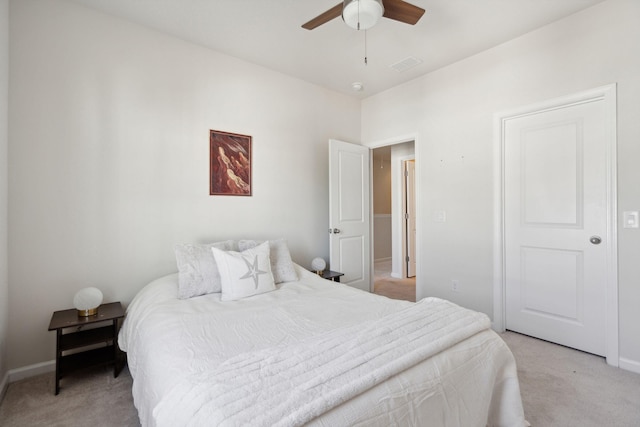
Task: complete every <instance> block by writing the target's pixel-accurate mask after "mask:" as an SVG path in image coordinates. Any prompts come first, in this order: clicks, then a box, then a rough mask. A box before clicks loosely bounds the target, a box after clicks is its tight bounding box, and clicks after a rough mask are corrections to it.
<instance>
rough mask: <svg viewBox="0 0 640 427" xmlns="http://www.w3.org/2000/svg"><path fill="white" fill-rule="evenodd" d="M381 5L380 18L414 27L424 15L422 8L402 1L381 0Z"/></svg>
mask: <svg viewBox="0 0 640 427" xmlns="http://www.w3.org/2000/svg"><path fill="white" fill-rule="evenodd" d="M382 3H383V4H384V15H382V16H384V17H385V18H389V19H393V20H395V21H400V22H404V23H405V24H411V25H415V24H416V23H417V22H418V21H419V20H420V18H422V15H424V9H423V8H421V7H418V6H414V5H412V4H410V3H407V2H406V1H403V0H382Z"/></svg>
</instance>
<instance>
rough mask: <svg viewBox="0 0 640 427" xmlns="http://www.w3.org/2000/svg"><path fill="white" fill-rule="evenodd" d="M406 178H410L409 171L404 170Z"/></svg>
mask: <svg viewBox="0 0 640 427" xmlns="http://www.w3.org/2000/svg"><path fill="white" fill-rule="evenodd" d="M404 176H405V177H407V178H408V177H409V171H408V170H406V169H405V170H404Z"/></svg>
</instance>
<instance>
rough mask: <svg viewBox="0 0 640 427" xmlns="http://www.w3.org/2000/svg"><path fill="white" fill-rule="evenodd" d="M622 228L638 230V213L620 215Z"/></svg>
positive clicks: (626, 212)
mask: <svg viewBox="0 0 640 427" xmlns="http://www.w3.org/2000/svg"><path fill="white" fill-rule="evenodd" d="M622 221H623V225H622V226H623V227H624V228H638V211H625V212H623V213H622Z"/></svg>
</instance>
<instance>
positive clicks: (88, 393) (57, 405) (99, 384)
mask: <svg viewBox="0 0 640 427" xmlns="http://www.w3.org/2000/svg"><path fill="white" fill-rule="evenodd" d="M54 381H55V375H54V373H53V372H51V373H48V374H42V375H38V376H35V377H32V378H27V379H24V380H21V381H16V382H14V383H11V384H9V387H8V389H7V393H6V395H5V398H4V400H3V401H2V404H1V405H0V426H3V427H27V426H29V427H31V426H33V427H39V426H47V427H80V426H96V427H133V426H139V425H140V422H139V421H138V412H137V411H136V409H135V407H134V406H133V398H132V396H131V384H132V379H131V375H130V374H129V370H128V369H127V368H126V367H125V368H124V369H123V370H122V372H120V375H118V378H113V369H112V368H97V369H92V370H87V371H83V372H78V373H75V374H73V375H69V376H68V377H65V378H63V379H62V381H61V382H60V387H61V389H60V393H59V394H58V395H57V396H56V395H55V394H53V393H54V387H53V385H54Z"/></svg>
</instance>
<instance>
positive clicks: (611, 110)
mask: <svg viewBox="0 0 640 427" xmlns="http://www.w3.org/2000/svg"><path fill="white" fill-rule="evenodd" d="M594 101H601V102H604V106H605V114H606V126H607V128H608V129H607V137H606V140H605V142H604V143H605V144H606V148H605V149H606V158H605V162H606V168H607V170H606V175H607V183H606V199H607V200H606V210H607V218H606V221H607V226H606V235H605V239H607V241H608V242H609V245H608V251H607V254H606V284H605V289H606V303H605V311H606V312H605V319H606V325H605V333H606V359H607V363H608V364H609V365H612V366H619V348H618V322H619V320H618V250H617V248H618V233H617V195H616V193H617V181H616V176H617V175H616V173H617V172H616V170H617V165H616V160H617V155H616V147H617V135H616V114H617V113H616V84H615V83H614V84H610V85H606V86H601V87H597V88H594V89H590V90H586V91H582V92H579V93H576V94H572V95H567V96H563V97H559V98H555V99H551V100H548V101H542V102H539V103H536V104H532V105H528V106H524V107H520V108H516V109H513V110H509V111H504V112H499V113H496V114H494V132H493V135H494V212H495V216H494V243H493V247H494V251H493V277H494V280H493V324H492V328H493V329H494V330H495V331H497V332H504V331H505V325H506V322H505V313H506V305H505V304H506V302H505V292H506V278H505V253H504V248H505V241H504V238H505V229H504V198H505V190H504V187H505V171H504V168H505V164H504V162H505V159H504V144H505V124H506V122H508V121H509V120H511V119H515V118H518V117H522V116H526V115H529V114H532V113H537V112H541V111H548V110H554V109H558V108H564V107H567V106H571V105H578V104H583V103H587V102H594Z"/></svg>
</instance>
